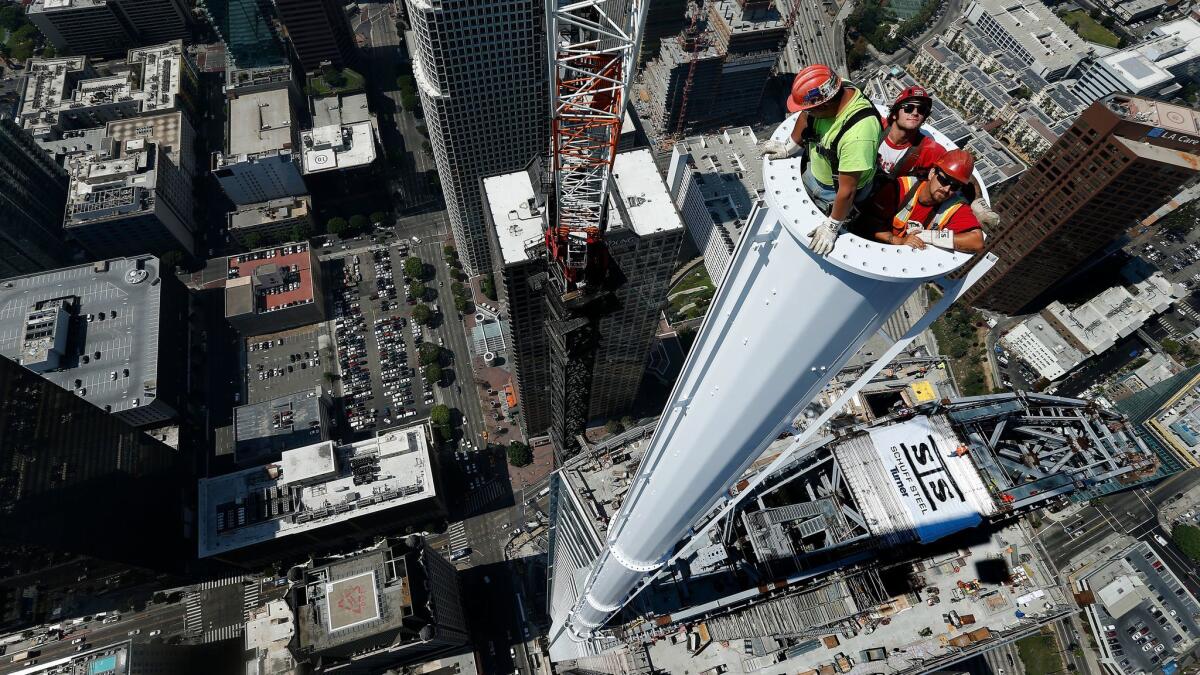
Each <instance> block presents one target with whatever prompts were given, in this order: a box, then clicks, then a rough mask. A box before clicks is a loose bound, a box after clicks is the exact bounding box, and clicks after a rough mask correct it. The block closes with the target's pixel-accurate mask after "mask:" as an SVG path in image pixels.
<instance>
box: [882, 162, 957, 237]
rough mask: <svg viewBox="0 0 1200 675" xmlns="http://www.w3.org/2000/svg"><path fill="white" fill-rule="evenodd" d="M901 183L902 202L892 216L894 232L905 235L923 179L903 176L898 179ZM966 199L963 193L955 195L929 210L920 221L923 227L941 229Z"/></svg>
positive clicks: (901, 235)
mask: <svg viewBox="0 0 1200 675" xmlns="http://www.w3.org/2000/svg"><path fill="white" fill-rule="evenodd" d="M896 182H897V183H899V185H900V191H901V193H900V194H901V197H900V200H901V203H900V209H899V210H898V211H896V215H895V216H892V234H893V235H894V236H897V237H903V236H904V235H905V234H907V233H908V227H909V223H910V222H911V221H912V212H913V206H914V205H915V204H916V203H917V192H918V191H919V190H920V187H921V183H922V182H924V181H921V180H920V179H918V178H916V177H914V176H901V177H899V178H897V179H896ZM966 203H967V202H966V200H965V199H963V198H962V196H961V195H957V194H956V195H954V196H953V197H951V198H950V199H947V200H946V201H944V202H942V203H941V204H938V205H937V206H936V207H935V208H932V209H930V210H929V212H928V213H927V214H925V218H923V219H922V220H921V221H919V222H920V224H921V227H923V228H925V229H927V230H941V229H944V228H945V227H946V223H948V222H950V218H952V217H953V216H954V214H955V212H957V211H958V210H959V209H960V208H962V207H963V206H965V205H966Z"/></svg>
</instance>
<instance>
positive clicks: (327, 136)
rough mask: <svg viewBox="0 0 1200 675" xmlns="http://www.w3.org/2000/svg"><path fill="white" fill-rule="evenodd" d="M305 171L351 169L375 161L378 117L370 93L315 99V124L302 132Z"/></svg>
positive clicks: (301, 140) (301, 142)
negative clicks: (369, 105)
mask: <svg viewBox="0 0 1200 675" xmlns="http://www.w3.org/2000/svg"><path fill="white" fill-rule="evenodd" d="M300 145H301V149H302V153H303V154H302V156H301V157H302V161H303V165H304V172H305V173H317V172H320V171H330V170H334V169H352V168H355V167H359V166H366V165H368V164H370V163H371V162H373V161H375V155H376V152H375V118H374V116H373V115H371V113H370V111H369V110H368V108H367V95H366V94H363V93H358V94H351V95H348V96H328V97H325V98H318V99H313V128H312V129H309V130H307V131H303V132H301V133H300Z"/></svg>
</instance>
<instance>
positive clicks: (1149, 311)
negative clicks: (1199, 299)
mask: <svg viewBox="0 0 1200 675" xmlns="http://www.w3.org/2000/svg"><path fill="white" fill-rule="evenodd" d="M1186 294H1187V290H1186V289H1185V288H1184V287H1183V286H1179V285H1175V284H1171V283H1170V282H1169V281H1167V279H1166V277H1164V276H1163V275H1162V274H1160V273H1155V274H1154V275H1153V276H1151V277H1150V278H1148V279H1145V280H1143V281H1141V282H1138V283H1137V284H1134V285H1133V286H1131V287H1130V288H1125V287H1123V286H1113V287H1112V288H1108V289H1106V290H1104V291H1103V292H1102V293H1100V294H1099V295H1097V296H1096V297H1094V298H1092V299H1091V300H1089V301H1087V302H1085V303H1083V304H1081V305H1079V306H1078V307H1076V308H1074V309H1069V308H1067V307H1066V306H1065V305H1063V304H1062V303H1061V302H1059V301H1057V300H1055V301H1054V302H1052V303H1050V304H1049V305H1048V306H1047V307H1046V308H1045V309H1043V310H1042V311H1041V312H1039V313H1038V314H1035V315H1033V316H1031V317H1029V318H1028V319H1025V320H1024V321H1022V322H1021V323H1019V324H1017V325H1016V326H1015V327H1014V328H1013V329H1012V330H1010V331H1009V332H1008V333H1006V334H1005V335H1004V336H1003V337H1002V338H1001V342H1002V343H1003V344H1004V345H1005V346H1007V347H1008V348H1009V349H1011V350H1012V352H1013V354H1015V355H1016V356H1017V357H1018V358H1020V359H1021V360H1022V361H1024V362H1025V363H1027V364H1029V365H1030V367H1032V368H1033V370H1034V371H1035V372H1037V374H1038V375H1039V376H1040V377H1042V378H1045V379H1046V380H1047V381H1050V382H1053V381H1055V380H1059V379H1061V378H1062V377H1063V376H1065V375H1066V374H1067V373H1069V372H1071V371H1072V370H1074V369H1075V368H1076V367H1077V366H1078V365H1079V364H1081V363H1083V362H1084V361H1085V360H1087V359H1089V358H1091V357H1093V356H1099V355H1100V354H1103V353H1104V352H1106V351H1108V350H1109V349H1110V348H1112V347H1113V346H1114V345H1116V344H1117V342H1118V341H1119V340H1121V339H1123V338H1126V337H1129V336H1130V335H1132V334H1133V333H1134V332H1135V331H1137V330H1139V329H1140V328H1141V327H1142V324H1144V323H1145V322H1146V320H1147V319H1149V318H1151V317H1153V316H1155V315H1156V314H1161V313H1163V312H1166V311H1168V310H1170V309H1171V308H1172V307H1173V306H1174V305H1175V303H1176V302H1178V301H1179V300H1180V299H1181V298H1183V297H1184V296H1185V295H1186Z"/></svg>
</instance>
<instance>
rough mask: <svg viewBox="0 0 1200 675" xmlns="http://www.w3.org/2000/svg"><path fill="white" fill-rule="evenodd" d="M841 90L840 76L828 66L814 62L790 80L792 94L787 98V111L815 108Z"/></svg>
mask: <svg viewBox="0 0 1200 675" xmlns="http://www.w3.org/2000/svg"><path fill="white" fill-rule="evenodd" d="M841 91H842V78H840V77H838V74H837V73H835V72H833V69H832V68H830V67H829V66H826V65H823V64H820V63H814V64H813V65H811V66H809V67H807V68H805V69H804V70H801V71H800V72H798V73H796V78H795V79H793V80H792V95H791V97H790V98H789V99H788V102H787V109H788V112H799V111H801V110H808V109H809V108H815V107H817V106H819V105H821V104H822V103H825V102H827V101H829V100H830V99H832V98H833V97H834V96H836V95H837V94H838V93H839V92H841Z"/></svg>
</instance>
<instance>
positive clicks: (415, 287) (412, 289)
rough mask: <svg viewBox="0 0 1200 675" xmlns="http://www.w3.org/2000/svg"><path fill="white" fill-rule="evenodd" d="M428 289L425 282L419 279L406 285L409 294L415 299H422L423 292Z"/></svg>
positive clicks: (423, 297)
mask: <svg viewBox="0 0 1200 675" xmlns="http://www.w3.org/2000/svg"><path fill="white" fill-rule="evenodd" d="M428 290H429V289H428V288H426V287H425V284H423V283H421V282H420V281H414V282H412V283H411V284H409V285H408V292H409V294H410V295H412V296H413V297H414V298H416V299H417V300H424V299H425V293H426V291H428Z"/></svg>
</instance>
